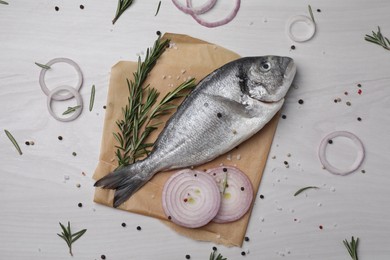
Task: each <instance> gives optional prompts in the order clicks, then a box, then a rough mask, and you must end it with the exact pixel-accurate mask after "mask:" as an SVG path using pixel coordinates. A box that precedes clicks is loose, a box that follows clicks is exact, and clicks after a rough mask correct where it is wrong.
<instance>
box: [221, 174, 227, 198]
mask: <svg viewBox="0 0 390 260" xmlns="http://www.w3.org/2000/svg"><path fill="white" fill-rule="evenodd" d="M227 179H228V173H227V172H226V173H225V178H224V179H223V183H222V185H223V190H222V195H225V191H226V188H227V186H228V183H227Z"/></svg>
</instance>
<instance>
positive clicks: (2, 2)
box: [0, 0, 8, 5]
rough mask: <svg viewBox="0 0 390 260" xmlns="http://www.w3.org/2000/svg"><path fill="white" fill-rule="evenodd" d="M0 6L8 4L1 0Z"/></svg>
mask: <svg viewBox="0 0 390 260" xmlns="http://www.w3.org/2000/svg"><path fill="white" fill-rule="evenodd" d="M0 4H3V5H8V3H7V2H6V1H2V0H0Z"/></svg>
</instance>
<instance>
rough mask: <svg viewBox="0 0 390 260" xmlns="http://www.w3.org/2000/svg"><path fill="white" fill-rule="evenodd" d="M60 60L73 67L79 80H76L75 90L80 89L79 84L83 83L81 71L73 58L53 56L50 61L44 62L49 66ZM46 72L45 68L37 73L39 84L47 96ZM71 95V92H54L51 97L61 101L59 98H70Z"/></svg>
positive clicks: (48, 92) (48, 91)
mask: <svg viewBox="0 0 390 260" xmlns="http://www.w3.org/2000/svg"><path fill="white" fill-rule="evenodd" d="M60 62H63V63H67V64H69V65H71V66H72V67H74V68H75V70H76V72H77V75H78V77H79V80H78V83H77V85H76V87H75V89H76V90H77V91H78V90H80V88H81V85H82V84H83V73H82V72H81V69H80V67H79V65H77V63H76V62H74V61H73V60H71V59H68V58H55V59H52V60H51V61H49V62H48V63H46V65H47V66H51V65H53V64H55V63H60ZM46 72H47V69H42V70H41V73H40V74H39V85H41V89H42V91H43V92H44V93H45V94H46V96H49V94H50V90H49V89H48V87H47V86H46V82H45V75H46ZM73 96H74V95H72V93H68V94H66V95H59V94H57V93H56V94H53V95H52V97H51V98H52V99H54V100H57V101H61V100H68V99H71V98H72V97H73Z"/></svg>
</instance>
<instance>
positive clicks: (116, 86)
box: [93, 34, 278, 246]
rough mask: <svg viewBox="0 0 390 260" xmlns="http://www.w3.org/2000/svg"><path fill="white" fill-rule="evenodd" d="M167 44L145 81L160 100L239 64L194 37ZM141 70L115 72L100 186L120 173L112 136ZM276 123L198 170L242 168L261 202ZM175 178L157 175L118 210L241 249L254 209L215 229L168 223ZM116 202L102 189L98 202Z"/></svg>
mask: <svg viewBox="0 0 390 260" xmlns="http://www.w3.org/2000/svg"><path fill="white" fill-rule="evenodd" d="M163 38H168V39H170V40H171V44H170V47H169V48H168V49H167V50H166V51H165V52H164V53H163V55H162V56H161V57H160V59H159V60H158V62H157V64H156V66H155V67H154V69H153V70H152V71H151V73H150V75H149V76H148V79H147V81H146V84H150V85H151V86H153V87H154V88H156V89H158V91H160V92H161V94H160V98H161V97H163V96H164V95H165V94H166V93H167V92H168V91H170V90H172V89H174V88H175V87H176V86H178V85H179V84H180V83H182V82H183V81H185V80H186V79H187V78H189V77H195V78H196V80H197V82H198V81H199V80H201V79H202V78H204V77H205V76H206V75H207V74H209V73H210V72H212V71H213V70H215V69H216V68H218V67H220V66H222V65H224V64H225V63H227V62H229V61H232V60H235V59H237V58H239V56H238V55H237V54H235V53H233V52H231V51H229V50H227V49H224V48H222V47H220V46H217V45H214V44H211V43H207V42H204V41H201V40H198V39H195V38H191V37H189V36H185V35H178V34H165V35H164V37H163ZM136 68H137V63H135V62H128V61H120V62H118V63H117V64H116V65H114V66H113V67H112V71H111V79H110V86H109V90H108V97H107V109H106V114H105V119H104V128H103V136H102V143H101V151H100V158H99V163H98V165H97V168H96V170H95V173H94V176H93V178H94V179H95V180H98V179H100V178H101V177H103V176H105V175H106V174H108V173H109V172H111V171H112V170H114V169H115V168H116V167H117V162H116V159H115V154H114V152H115V145H116V140H115V138H114V137H113V134H112V133H113V132H117V131H118V129H117V126H116V124H115V122H116V121H117V120H118V119H121V118H122V112H121V109H122V107H124V106H125V105H126V103H127V98H128V95H129V93H128V88H127V83H126V78H128V79H129V80H131V79H133V75H132V74H133V72H135V71H136ZM180 102H181V100H180ZM168 117H169V116H166V117H164V118H162V120H166V119H167V118H168ZM277 122H278V116H275V117H274V118H273V119H272V120H271V121H270V122H269V123H268V124H267V125H266V126H265V127H264V128H263V129H262V130H261V131H260V132H259V133H257V134H256V135H255V136H253V137H252V138H250V139H248V140H247V141H246V142H244V143H242V144H241V145H239V147H237V148H235V149H234V150H232V151H231V152H229V153H227V154H224V155H222V156H220V157H219V158H217V159H215V160H213V161H212V162H209V163H207V164H205V165H201V166H199V167H196V169H199V170H204V169H208V168H211V167H216V166H219V165H220V164H224V165H233V166H237V167H238V168H240V169H241V170H242V171H243V172H245V173H246V174H247V175H248V177H249V179H250V180H251V182H252V184H253V188H254V193H255V194H254V195H255V197H254V199H256V193H257V190H258V187H259V185H260V180H261V176H262V173H263V170H264V167H265V164H266V161H267V157H268V153H269V149H270V147H271V144H272V140H273V136H274V133H275V130H276V127H277ZM163 126H164V124H162V125H161V126H160V128H159V129H158V131H156V132H160V131H161V129H162V128H163ZM157 136H158V133H154V135H153V136H151V138H150V140H151V141H154V140H155V139H156V138H157ZM172 172H173V171H170V172H161V173H158V174H156V175H155V176H154V177H153V178H152V179H151V180H150V181H149V182H148V183H147V184H146V185H145V186H144V187H142V188H141V189H140V190H139V191H138V192H137V193H136V194H134V195H133V196H132V197H131V198H130V199H129V200H128V201H127V202H125V203H124V204H122V205H121V206H120V207H119V208H120V209H122V210H127V211H130V212H133V213H138V214H143V215H145V216H150V217H154V218H158V219H161V220H162V221H163V222H164V223H165V224H167V225H168V226H170V227H171V228H172V229H174V230H175V231H176V232H179V233H181V234H183V235H186V236H188V237H191V238H193V239H197V240H203V241H213V242H215V243H218V244H224V245H226V246H241V245H242V242H243V238H244V236H245V232H246V229H247V226H248V221H249V217H250V212H251V210H252V209H250V210H249V212H248V213H247V214H246V215H245V216H244V217H243V218H241V219H240V220H238V221H236V222H233V223H229V224H216V223H210V224H208V225H206V226H204V227H201V228H197V229H188V228H183V227H179V226H177V225H175V224H174V223H171V222H170V221H169V220H168V219H167V217H166V216H165V214H164V212H163V209H162V206H161V193H162V189H163V186H164V183H165V181H166V180H167V179H168V178H169V176H170V175H171V174H172ZM113 196H114V192H113V191H112V190H104V189H101V188H97V189H96V191H95V196H94V201H95V202H97V203H100V204H104V205H107V206H110V207H112V201H113Z"/></svg>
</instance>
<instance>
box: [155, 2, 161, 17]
mask: <svg viewBox="0 0 390 260" xmlns="http://www.w3.org/2000/svg"><path fill="white" fill-rule="evenodd" d="M160 7H161V1H160V2H158V6H157V11H156V13H155V15H154V16H157V15H158V12H159V11H160Z"/></svg>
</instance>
